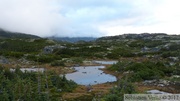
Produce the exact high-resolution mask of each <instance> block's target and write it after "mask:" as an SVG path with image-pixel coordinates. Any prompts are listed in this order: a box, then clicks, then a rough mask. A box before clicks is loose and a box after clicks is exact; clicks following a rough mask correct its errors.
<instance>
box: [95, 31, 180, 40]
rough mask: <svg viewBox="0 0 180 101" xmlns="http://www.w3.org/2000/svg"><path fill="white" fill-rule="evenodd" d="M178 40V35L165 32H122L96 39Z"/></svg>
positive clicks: (179, 36) (179, 37)
mask: <svg viewBox="0 0 180 101" xmlns="http://www.w3.org/2000/svg"><path fill="white" fill-rule="evenodd" d="M133 39H140V40H167V39H170V40H179V39H180V35H168V34H166V33H141V34H123V35H116V36H105V37H101V38H98V39H97V41H123V40H133Z"/></svg>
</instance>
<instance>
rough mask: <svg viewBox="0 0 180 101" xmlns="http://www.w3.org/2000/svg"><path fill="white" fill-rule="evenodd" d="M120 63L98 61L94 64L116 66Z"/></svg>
mask: <svg viewBox="0 0 180 101" xmlns="http://www.w3.org/2000/svg"><path fill="white" fill-rule="evenodd" d="M117 62H118V61H97V60H94V61H93V63H97V64H102V65H113V64H116V63H117Z"/></svg>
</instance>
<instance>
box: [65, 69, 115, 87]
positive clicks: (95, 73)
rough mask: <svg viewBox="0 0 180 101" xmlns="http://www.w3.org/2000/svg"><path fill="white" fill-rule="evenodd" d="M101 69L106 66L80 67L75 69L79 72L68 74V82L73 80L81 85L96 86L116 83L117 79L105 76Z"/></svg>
mask: <svg viewBox="0 0 180 101" xmlns="http://www.w3.org/2000/svg"><path fill="white" fill-rule="evenodd" d="M99 68H104V66H80V67H74V69H75V70H77V72H74V73H70V74H66V78H67V79H68V80H73V81H75V82H76V83H77V84H80V85H89V84H90V85H94V84H100V83H106V82H114V81H116V77H115V76H112V75H109V74H105V73H103V71H101V70H99Z"/></svg>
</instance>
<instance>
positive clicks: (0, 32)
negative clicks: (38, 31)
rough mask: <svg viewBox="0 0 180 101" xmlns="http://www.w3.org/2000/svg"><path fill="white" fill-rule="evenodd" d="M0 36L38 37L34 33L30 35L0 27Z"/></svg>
mask: <svg viewBox="0 0 180 101" xmlns="http://www.w3.org/2000/svg"><path fill="white" fill-rule="evenodd" d="M0 38H35V39H36V38H40V37H39V36H36V35H30V34H25V33H17V32H10V31H5V30H3V29H0Z"/></svg>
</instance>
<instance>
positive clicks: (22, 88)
mask: <svg viewBox="0 0 180 101" xmlns="http://www.w3.org/2000/svg"><path fill="white" fill-rule="evenodd" d="M0 69H1V70H0V99H4V100H3V101H17V100H21V101H22V100H25V101H49V100H52V101H59V99H60V97H61V95H62V94H63V92H71V91H72V90H73V89H74V88H75V87H76V86H77V85H76V84H75V83H74V82H73V81H68V80H67V79H66V78H65V76H64V75H63V76H62V77H60V76H59V75H58V74H56V73H55V72H51V71H46V72H44V73H40V72H38V73H36V72H25V73H23V72H22V71H21V70H20V69H16V70H15V71H14V72H12V71H10V70H9V69H7V68H3V67H0Z"/></svg>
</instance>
